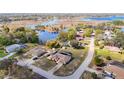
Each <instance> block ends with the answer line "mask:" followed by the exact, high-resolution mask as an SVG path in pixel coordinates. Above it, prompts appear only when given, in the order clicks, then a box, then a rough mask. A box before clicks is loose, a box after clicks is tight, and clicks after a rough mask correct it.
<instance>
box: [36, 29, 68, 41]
mask: <svg viewBox="0 0 124 93" xmlns="http://www.w3.org/2000/svg"><path fill="white" fill-rule="evenodd" d="M63 31H64V32H67V31H68V28H65V29H63ZM37 33H38V38H39V41H40V42H42V43H45V42H47V41H49V40H54V39H56V38H57V37H58V35H59V32H48V31H46V30H44V31H37Z"/></svg>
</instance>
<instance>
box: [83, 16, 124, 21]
mask: <svg viewBox="0 0 124 93" xmlns="http://www.w3.org/2000/svg"><path fill="white" fill-rule="evenodd" d="M81 20H82V21H115V20H124V16H108V17H90V18H81Z"/></svg>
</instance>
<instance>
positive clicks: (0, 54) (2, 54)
mask: <svg viewBox="0 0 124 93" xmlns="http://www.w3.org/2000/svg"><path fill="white" fill-rule="evenodd" d="M6 55H7V53H5V51H4V50H0V58H2V57H4V56H6Z"/></svg>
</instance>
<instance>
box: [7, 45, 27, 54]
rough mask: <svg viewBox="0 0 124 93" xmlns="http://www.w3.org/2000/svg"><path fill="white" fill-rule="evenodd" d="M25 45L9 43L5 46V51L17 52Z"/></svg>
mask: <svg viewBox="0 0 124 93" xmlns="http://www.w3.org/2000/svg"><path fill="white" fill-rule="evenodd" d="M25 47H26V46H25V45H20V44H13V45H9V46H7V47H6V52H7V53H11V52H17V51H19V50H20V49H22V48H25Z"/></svg>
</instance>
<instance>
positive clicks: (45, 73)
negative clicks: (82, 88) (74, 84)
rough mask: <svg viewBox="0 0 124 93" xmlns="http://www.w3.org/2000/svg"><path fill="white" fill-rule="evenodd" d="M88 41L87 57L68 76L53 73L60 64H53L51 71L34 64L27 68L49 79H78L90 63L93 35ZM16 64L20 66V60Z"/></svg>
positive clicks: (92, 52) (92, 51)
mask: <svg viewBox="0 0 124 93" xmlns="http://www.w3.org/2000/svg"><path fill="white" fill-rule="evenodd" d="M90 41H91V43H90V47H89V51H88V55H87V57H86V58H85V60H84V62H82V64H81V65H80V66H79V68H78V69H77V70H76V71H75V72H74V73H73V74H72V75H70V76H65V77H61V76H55V75H53V72H54V71H55V70H57V69H58V68H59V67H60V66H61V65H58V66H55V67H54V68H53V69H52V70H51V72H52V73H51V72H49V71H45V70H43V69H41V68H38V67H36V66H33V65H31V64H29V65H28V68H30V69H32V70H33V71H34V72H36V73H38V74H40V75H42V76H44V77H46V78H49V79H79V78H80V76H81V75H82V74H83V72H84V71H85V70H86V69H87V67H88V65H89V64H90V63H91V61H92V58H93V55H94V37H92V38H91V40H90ZM18 65H21V66H22V62H20V63H19V64H18Z"/></svg>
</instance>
